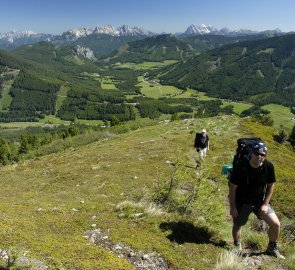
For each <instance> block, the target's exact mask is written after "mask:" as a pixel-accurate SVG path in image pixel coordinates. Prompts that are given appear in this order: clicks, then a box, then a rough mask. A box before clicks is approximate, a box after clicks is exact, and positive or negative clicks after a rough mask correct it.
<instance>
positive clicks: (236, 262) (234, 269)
mask: <svg viewBox="0 0 295 270" xmlns="http://www.w3.org/2000/svg"><path fill="white" fill-rule="evenodd" d="M246 269H248V268H247V265H246V263H245V261H244V260H243V258H242V257H241V256H240V255H239V254H238V253H235V252H230V251H224V252H222V253H221V254H220V255H219V258H218V260H217V263H216V265H215V267H214V270H246Z"/></svg>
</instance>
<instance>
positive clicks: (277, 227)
mask: <svg viewBox="0 0 295 270" xmlns="http://www.w3.org/2000/svg"><path fill="white" fill-rule="evenodd" d="M269 226H270V227H271V228H272V229H275V230H278V231H279V230H280V228H281V223H280V221H279V220H278V219H277V220H275V221H273V222H272V223H271V224H270V225H269Z"/></svg>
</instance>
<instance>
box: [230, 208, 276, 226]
mask: <svg viewBox="0 0 295 270" xmlns="http://www.w3.org/2000/svg"><path fill="white" fill-rule="evenodd" d="M260 207H261V206H260V205H252V204H241V205H239V206H238V207H237V210H238V213H239V214H238V216H237V217H236V218H234V224H235V225H238V226H243V225H245V224H246V223H247V221H248V218H249V215H250V214H251V213H254V214H255V215H256V216H257V217H258V218H259V219H261V217H260V216H259V209H260ZM274 212H275V211H274V210H273V208H272V207H271V205H270V204H269V205H268V211H267V214H272V213H274Z"/></svg>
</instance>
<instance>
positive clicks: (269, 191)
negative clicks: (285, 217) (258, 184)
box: [260, 183, 275, 214]
mask: <svg viewBox="0 0 295 270" xmlns="http://www.w3.org/2000/svg"><path fill="white" fill-rule="evenodd" d="M274 186H275V184H274V183H269V184H267V187H266V192H265V199H264V201H263V204H262V206H261V208H260V211H261V214H266V213H267V211H268V204H269V202H270V199H271V196H272V193H273V190H274Z"/></svg>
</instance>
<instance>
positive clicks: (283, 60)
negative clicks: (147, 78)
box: [154, 34, 295, 106]
mask: <svg viewBox="0 0 295 270" xmlns="http://www.w3.org/2000/svg"><path fill="white" fill-rule="evenodd" d="M294 52H295V35H294V34H290V35H285V36H281V37H274V38H269V39H264V40H258V41H247V42H240V43H236V44H232V45H228V46H224V47H221V48H218V49H215V50H212V51H209V52H207V53H204V54H202V55H200V56H196V57H194V58H191V59H189V60H187V61H184V62H180V63H177V64H175V65H174V66H172V67H168V68H166V69H164V70H163V71H162V73H161V74H160V75H159V76H158V77H159V78H160V79H161V82H162V83H164V84H173V85H175V86H177V87H180V88H182V89H186V88H187V87H193V88H195V89H198V90H201V91H204V92H206V93H208V94H209V95H211V96H214V97H221V98H226V99H231V100H247V101H251V102H254V103H255V104H258V105H262V104H268V103H278V104H284V105H287V106H290V105H292V104H293V105H294V103H295V91H294V90H295V86H294V85H295V65H294V63H295V57H294ZM154 75H156V74H154Z"/></svg>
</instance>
